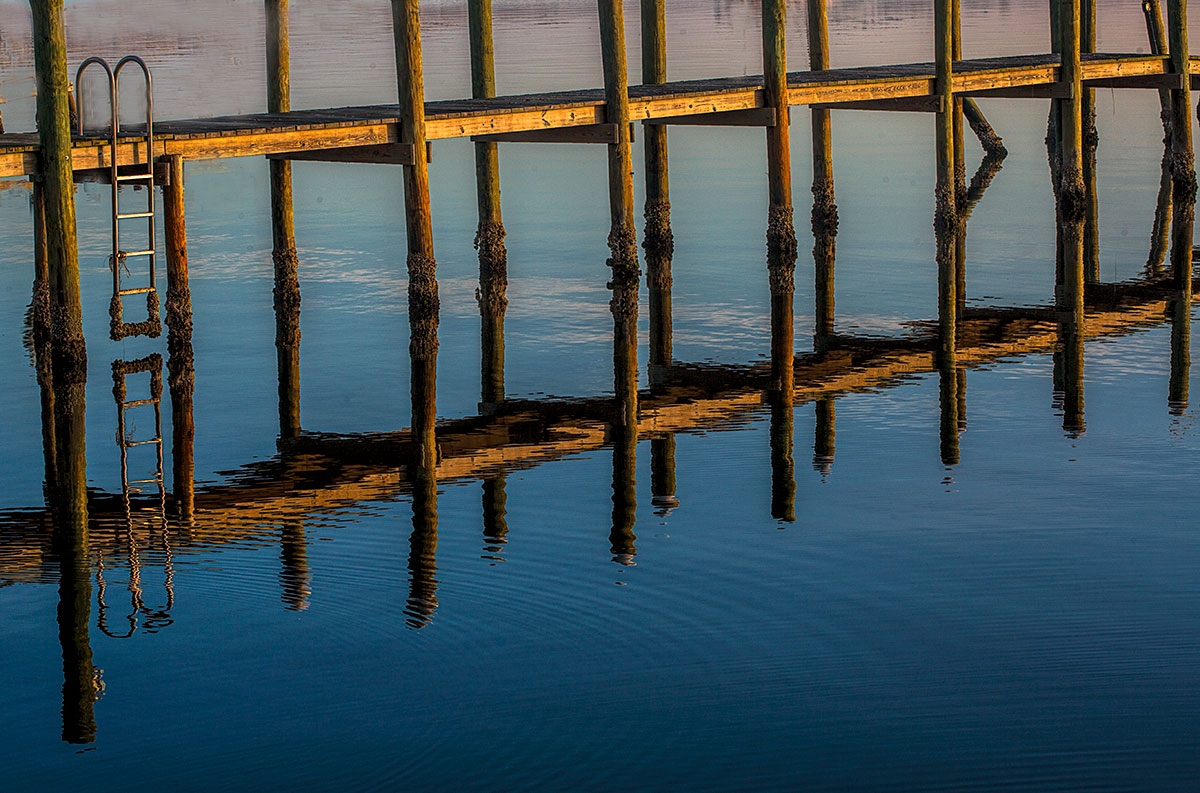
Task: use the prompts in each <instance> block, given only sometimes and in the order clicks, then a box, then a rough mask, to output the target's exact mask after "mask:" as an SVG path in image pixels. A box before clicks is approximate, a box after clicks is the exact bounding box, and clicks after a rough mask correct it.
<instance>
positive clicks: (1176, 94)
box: [1167, 0, 1196, 289]
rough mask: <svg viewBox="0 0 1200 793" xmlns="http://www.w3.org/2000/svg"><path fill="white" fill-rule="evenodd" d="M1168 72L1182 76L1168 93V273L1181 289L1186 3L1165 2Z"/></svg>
mask: <svg viewBox="0 0 1200 793" xmlns="http://www.w3.org/2000/svg"><path fill="white" fill-rule="evenodd" d="M1167 22H1168V24H1167V27H1168V31H1169V32H1168V43H1169V45H1170V62H1171V71H1172V72H1173V73H1175V74H1179V75H1182V76H1183V77H1184V78H1185V80H1184V84H1183V86H1182V87H1180V88H1178V89H1176V90H1173V91H1171V180H1172V185H1171V200H1172V209H1171V214H1172V222H1171V269H1172V271H1173V273H1174V276H1175V279H1176V282H1177V283H1178V284H1179V286H1180V288H1182V289H1190V288H1191V283H1192V227H1193V225H1194V223H1195V213H1196V167H1195V159H1194V156H1193V153H1192V118H1191V92H1190V91H1189V90H1188V81H1187V79H1186V78H1187V76H1188V74H1189V71H1190V66H1191V64H1190V59H1189V58H1188V29H1187V24H1188V23H1187V0H1167Z"/></svg>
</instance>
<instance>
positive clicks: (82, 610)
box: [55, 519, 99, 744]
mask: <svg viewBox="0 0 1200 793" xmlns="http://www.w3.org/2000/svg"><path fill="white" fill-rule="evenodd" d="M55 544H56V546H57V548H56V550H57V552H58V565H59V584H58V639H59V643H60V644H61V645H62V661H63V687H62V739H63V740H64V741H66V742H67V743H72V744H85V743H92V742H93V741H95V740H96V715H95V704H96V699H97V695H98V693H99V684H98V681H97V676H96V668H95V666H94V665H93V662H92V645H91V638H90V636H89V635H88V626H89V623H90V622H91V608H92V572H91V563H90V549H89V544H88V527H87V521H86V519H85V520H83V521H82V522H80V521H68V522H62V521H60V522H59V523H58V524H57V526H56V537H55Z"/></svg>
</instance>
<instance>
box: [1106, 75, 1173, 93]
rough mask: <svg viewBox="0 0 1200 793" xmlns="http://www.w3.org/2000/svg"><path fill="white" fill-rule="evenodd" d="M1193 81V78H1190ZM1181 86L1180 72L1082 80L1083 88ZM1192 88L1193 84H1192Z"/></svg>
mask: <svg viewBox="0 0 1200 793" xmlns="http://www.w3.org/2000/svg"><path fill="white" fill-rule="evenodd" d="M1192 81H1193V83H1194V82H1195V78H1192ZM1182 86H1183V75H1180V74H1147V75H1142V76H1140V77H1101V78H1093V79H1088V80H1084V81H1083V87H1084V88H1141V89H1144V88H1157V89H1159V90H1163V91H1171V90H1177V89H1179V88H1180V87H1182ZM1192 87H1193V88H1194V87H1195V85H1193V86H1192Z"/></svg>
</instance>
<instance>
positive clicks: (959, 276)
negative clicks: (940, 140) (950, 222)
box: [950, 0, 967, 313]
mask: <svg viewBox="0 0 1200 793" xmlns="http://www.w3.org/2000/svg"><path fill="white" fill-rule="evenodd" d="M950 18H951V28H952V30H951V39H950V44H951V56H950V57H951V61H952V62H953V61H957V60H960V59H961V58H962V9H961V7H960V1H959V0H951V7H950ZM953 101H954V108H953V112H954V204H955V221H956V223H955V225H956V234H955V238H954V304H955V307H956V308H955V310H956V313H958V312H961V311H962V310H963V309H964V308H965V307H966V302H967V221H966V216H967V213H966V211H965V210H966V202H967V148H966V141H965V134H964V129H963V128H964V126H965V124H964V121H963V113H964V104H963V103H964V100H963V98H962V97H959V96H955V97H954V100H953Z"/></svg>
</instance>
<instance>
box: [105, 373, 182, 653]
mask: <svg viewBox="0 0 1200 793" xmlns="http://www.w3.org/2000/svg"><path fill="white" fill-rule="evenodd" d="M162 369H163V359H162V356H161V355H159V354H158V353H154V354H153V355H147V356H146V357H145V358H138V359H137V360H135V361H120V360H118V361H113V362H112V373H113V397H114V398H115V399H116V402H117V446H118V447H119V448H120V450H121V496H122V498H123V499H124V502H125V540H126V553H127V555H128V559H129V585H128V588H129V595H130V608H131V611H130V612H129V614H128V615H127V616H126V618H125V619H126V620H127V621H128V623H129V630H128V631H127V632H126V633H123V634H117V633H113V632H112V630H110V629H109V627H108V603H107V602H106V600H105V589H106V583H105V580H104V556H103V553H101V555H100V559H99V564H98V565H97V567H96V586H97V602H98V605H99V609H98V610H97V613H96V620H97V622H96V624H97V626H98V627H99V628H100V630H102V631H103V632H104V633H105V634H107V635H108V636H112V637H114V638H118V639H124V638H128V637H130V636H132V635H133V634H134V633H135V632H136V631H137V627H138V615H139V614H140V615H143V616H144V617H145V620H144V622H143V629H144V630H146V631H147V632H149V633H153V632H155V631H156V630H158V629H159V628H163V627H166V626H167V625H170V624H171V622H172V619H171V609H172V607H173V606H174V603H175V590H174V586H173V579H174V566H173V561H172V552H171V543H170V539H169V537H168V535H167V496H166V490H165V488H164V485H163V438H162V393H163V377H162ZM143 372H147V373H149V375H150V396H149V398H146V399H129V398H128V396H129V395H128V389H127V387H126V382H125V379H126V378H127V377H128V376H129V375H131V374H140V373H143ZM148 406H153V408H154V436H153V437H151V438H146V439H142V440H134V439H133V438H131V437H129V435H130V433H129V428H128V424H129V423H131V422H127V421H126V417H125V413H126V412H127V411H129V410H133V409H135V408H141V407H148ZM138 446H153V447H154V451H155V454H154V475H153V476H151V477H149V478H146V479H130V478H129V450H130V449H132V448H135V447H138ZM147 489H157V490H158V503H157V505H156V509H154V510H153V515H152V518H151V525H157V526H158V528H159V530H160V531H161V535H162V547H163V551H164V561H163V573H164V581H163V585H164V587H165V588H166V592H167V601H166V605H165V606H163V607H162V608H159V609H151V608H148V607H147V606H146V604H145V602H144V600H143V598H142V581H141V574H142V562H141V556H140V552H139V549H138V540H137V531H136V528H135V524H136V523H137V522H140V521H135V520H134V509H133V505H132V504H131V503H130V495H131V494H141V493H145V492H146V490H147ZM150 511H151V510H147V509H139V513H141V514H140V515H139V518H140V517H141V516H142V515H145V514H146V513H148V512H150ZM152 536H153V535H152ZM151 542H153V540H152V541H151Z"/></svg>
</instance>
